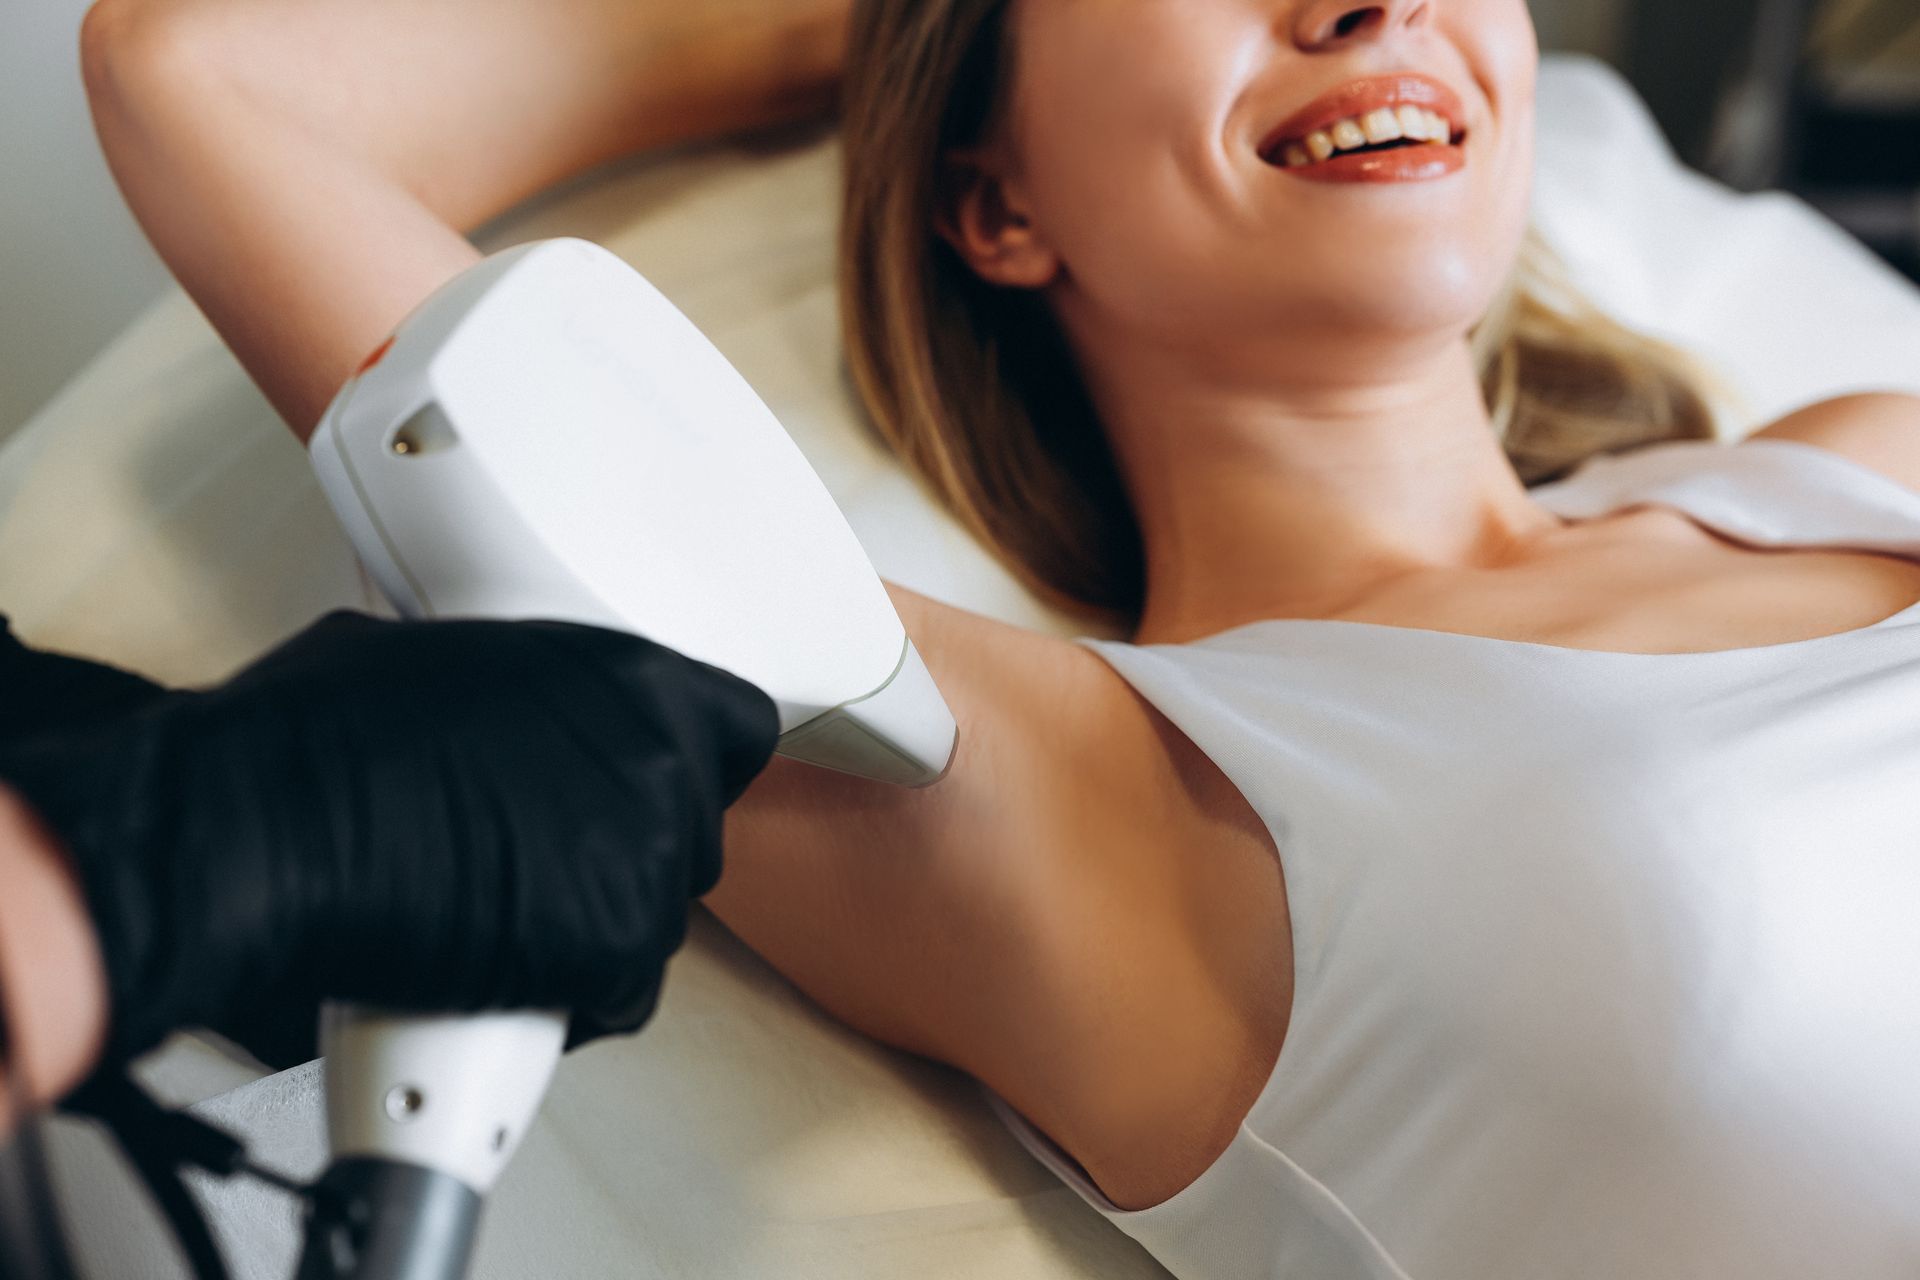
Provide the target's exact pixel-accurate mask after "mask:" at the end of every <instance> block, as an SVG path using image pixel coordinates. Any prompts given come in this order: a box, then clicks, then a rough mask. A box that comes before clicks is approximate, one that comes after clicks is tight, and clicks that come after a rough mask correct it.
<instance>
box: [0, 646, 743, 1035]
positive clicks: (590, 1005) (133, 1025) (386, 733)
mask: <svg viewBox="0 0 1920 1280" xmlns="http://www.w3.org/2000/svg"><path fill="white" fill-rule="evenodd" d="M130 705H131V707H132V709H131V710H129V711H127V712H126V713H124V714H119V715H114V716H110V717H107V718H104V719H97V720H95V721H93V722H92V723H88V724H85V725H84V726H83V727H81V728H78V729H69V730H62V729H53V728H49V729H43V730H42V731H41V732H39V733H37V734H36V735H34V736H31V737H29V738H26V739H25V740H22V741H16V742H14V743H11V744H7V745H5V746H0V778H5V779H6V780H7V781H8V782H9V783H11V784H12V785H13V786H14V787H15V788H16V789H17V790H19V791H20V792H21V793H22V794H23V795H24V796H25V797H26V799H27V801H28V802H29V803H30V804H31V805H33V806H34V808H35V809H36V810H38V812H39V813H40V815H41V816H42V817H43V818H44V820H45V821H46V823H47V825H48V826H49V827H50V829H51V830H52V831H53V832H54V833H55V834H56V835H57V836H58V837H59V838H60V839H61V841H62V843H63V844H64V846H65V848H66V849H67V851H68V852H69V854H70V855H71V857H72V859H73V861H74V864H75V870H76V872H77V877H78V879H79V881H80V884H81V887H82V890H83V892H84V894H85V896H86V899H87V903H88V907H89V910H90V912H91V914H92V916H93V919H94V922H95V925H96V927H97V929H98V932H99V936H100V945H101V950H102V953H103V955H104V958H105V961H106V969H107V974H108V981H109V986H110V1000H111V1010H110V1015H109V1032H108V1047H107V1051H106V1053H105V1055H104V1058H103V1062H104V1063H105V1064H113V1063H117V1062H121V1061H124V1060H125V1059H126V1058H128V1057H131V1056H133V1055H135V1054H138V1053H141V1052H143V1051H144V1050H146V1049H147V1048H149V1047H151V1046H152V1045H154V1044H156V1043H157V1042H158V1041H159V1040H160V1039H161V1038H162V1037H163V1036H164V1035H165V1034H166V1033H167V1032H169V1031H170V1030H172V1029H174V1028H176V1027H181V1026H206V1027H211V1028H213V1029H215V1030H218V1031H221V1032H222V1033H223V1034H226V1035H228V1036H229V1037H230V1038H233V1039H235V1040H237V1041H238V1042H239V1043H241V1044H243V1045H245V1046H247V1047H248V1048H250V1049H253V1050H254V1051H255V1052H256V1053H259V1054H260V1056H262V1057H263V1058H265V1059H266V1060H268V1061H274V1060H275V1059H276V1058H278V1059H285V1058H288V1057H297V1056H299V1055H301V1054H305V1055H306V1056H310V1050H311V1045H312V1042H313V1036H314V1032H313V1026H314V1018H315V1015H316V1012H317V1008H318V1004H319V1002H320V1001H321V1000H322V999H323V998H324V999H346V1000H354V1001H360V1002H364V1003H369V1004H378V1005H383V1006H387V1007H392V1008H399V1009H409V1010H418V1011H427V1010H442V1011H450V1012H464V1011H471V1010H475V1009H480V1008H501V1007H541V1008H558V1009H567V1010H570V1011H572V1014H573V1021H572V1026H571V1029H570V1034H569V1042H568V1043H569V1047H572V1046H574V1045H577V1044H579V1043H582V1042H584V1041H586V1040H590V1039H593V1038H595V1037H597V1036H601V1035H606V1034H610V1033H613V1032H621V1031H630V1030H634V1029H636V1028H638V1027H639V1026H640V1025H641V1024H642V1023H644V1022H645V1021H646V1020H647V1019H648V1018H649V1017H650V1016H651V1015H652V1013H653V1010H654V1008H655V1005H656V1004H657V1002H658V998H659V989H660V984H661V981H662V978H663V976H664V971H665V966H666V962H667V959H668V957H669V956H670V955H671V954H672V953H673V952H674V951H675V950H676V949H677V948H678V947H679V945H680V943H681V942H682V940H683V939H684V937H685V932H686V916H687V912H688V909H689V904H690V902H691V901H692V900H693V899H695V898H698V897H699V896H700V895H701V894H704V893H705V892H706V891H707V890H709V889H711V888H712V887H713V885H714V884H715V883H716V882H717V881H718V880H719V878H720V870H721V848H720V830H721V814H722V811H723V810H724V809H725V808H726V807H727V806H728V805H729V804H731V803H732V802H733V801H734V800H735V799H736V798H737V797H738V796H739V795H740V793H741V792H742V791H744V790H745V789H746V786H747V784H748V782H749V781H751V780H752V778H753V777H754V776H755V775H756V774H757V773H758V772H759V771H760V770H761V769H762V768H763V767H764V766H765V765H766V762H767V760H768V757H769V756H770V754H771V753H772V750H773V746H774V741H775V738H776V737H777V734H778V717H777V714H776V711H775V708H774V705H773V702H772V700H771V699H770V698H768V697H767V695H766V694H765V693H764V692H762V691H761V690H760V689H758V688H756V687H755V686H753V685H752V684H749V683H748V682H746V681H744V680H742V679H740V678H738V677H736V676H734V675H731V674H730V673H728V672H725V671H722V670H720V669H719V668H717V667H712V666H709V665H707V664H705V663H702V662H698V661H695V660H694V659H691V658H688V657H686V656H685V655H683V654H680V653H677V652H675V651H674V650H671V649H668V648H665V647H663V646H660V645H657V644H654V643H652V642H650V641H647V640H644V639H640V638H637V637H634V636H629V635H623V634H620V633H617V632H613V631H606V630H602V629H599V628H594V627H586V626H580V625H575V624H571V623H561V622H490V621H477V620H476V621H439V622H388V621H383V620H379V619H375V618H371V617H368V616H366V615H361V614H353V613H346V612H339V613H333V614H329V615H328V616H326V617H325V618H322V619H321V620H320V621H319V622H317V623H315V624H314V625H313V626H311V627H309V628H308V629H307V630H306V631H304V632H302V633H301V634H300V635H298V636H296V637H295V638H294V639H292V640H291V641H289V642H287V643H286V644H284V645H282V646H281V647H280V648H278V649H276V650H274V651H273V652H272V653H270V654H268V655H267V656H265V657H264V658H262V659H260V660H259V661H257V662H255V663H254V664H253V665H252V666H250V667H248V668H247V669H246V670H244V671H242V672H241V673H240V674H239V675H237V676H235V677H234V678H233V679H231V680H229V681H228V682H227V683H225V684H223V685H221V686H219V687H217V688H213V689H210V690H206V691H171V692H167V691H161V692H156V693H154V694H153V695H151V696H147V697H143V698H141V699H138V700H135V701H133V702H132V703H131V704H130Z"/></svg>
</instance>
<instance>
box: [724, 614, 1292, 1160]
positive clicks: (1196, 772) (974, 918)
mask: <svg viewBox="0 0 1920 1280" xmlns="http://www.w3.org/2000/svg"><path fill="white" fill-rule="evenodd" d="M893 592H894V600H895V604H896V606H897V607H898V608H899V610H900V614H901V617H902V620H903V621H904V622H905V623H906V625H907V631H908V634H909V635H911V636H912V637H913V641H914V644H915V646H916V647H917V648H918V649H919V650H920V652H921V654H922V655H923V657H924V658H925V659H926V662H927V667H928V670H929V671H930V672H931V673H932V674H933V677H934V680H935V681H936V683H938V684H939V686H940V688H941V691H942V693H943V694H944V695H945V696H946V699H947V702H948V704H949V706H950V707H951V708H952V710H953V712H954V715H955V718H956V720H957V721H958V722H959V726H960V737H959V745H958V754H957V755H956V757H955V759H954V762H953V765H952V767H951V768H950V769H949V771H948V773H947V775H946V777H945V778H943V779H942V780H941V781H939V782H937V783H934V784H932V785H930V786H927V787H923V788H919V789H907V788H903V787H897V786H892V785H888V784H884V783H877V782H867V781H864V780H861V779H858V778H852V777H848V776H846V775H842V774H834V773H830V772H827V771H825V770H822V769H816V768H813V767H811V766H808V765H805V764H801V763H798V762H795V761H790V760H785V759H780V758H776V759H775V761H774V763H773V764H772V766H771V767H769V768H768V769H767V770H766V771H765V772H764V773H763V774H762V775H761V776H760V778H758V779H756V780H755V782H754V783H753V784H752V785H751V786H750V787H749V788H748V789H747V791H746V792H745V794H744V795H743V796H742V797H741V799H740V800H739V801H738V802H736V803H735V805H734V806H733V808H732V809H731V810H729V812H728V815H727V827H726V846H725V853H726V858H725V868H724V870H723V872H722V875H721V879H720V882H719V884H718V885H717V886H716V887H715V888H714V889H713V890H712V891H711V892H709V893H708V894H707V896H706V897H705V899H704V901H705V903H706V904H707V906H708V907H709V908H710V909H711V910H712V911H713V912H714V914H715V915H716V916H718V917H719V918H720V920H721V921H722V922H723V923H724V924H726V925H727V926H728V928H729V929H731V930H732V931H733V932H734V933H735V934H736V935H738V936H739V937H740V938H741V939H742V940H743V941H744V942H746V944H747V945H748V946H750V947H752V948H753V949H754V950H755V951H757V952H759V953H760V954H761V955H762V956H763V957H765V958H766V959H767V960H768V961H769V962H770V963H771V964H772V965H773V966H774V967H775V968H776V969H778V970H779V971H780V972H781V973H783V974H784V975H785V976H786V977H787V978H789V979H790V980H791V981H793V982H794V983H795V985H796V986H798V987H799V988H800V989H801V990H802V991H803V992H805V993H806V994H807V995H808V996H809V997H811V998H812V999H813V1000H814V1001H815V1002H817V1003H818V1004H819V1005H820V1006H821V1007H822V1008H824V1009H825V1010H826V1011H827V1012H829V1013H831V1014H833V1015H834V1016H835V1017H838V1018H840V1019H842V1020H843V1021H846V1022H848V1023H850V1024H852V1025H853V1026H854V1027H856V1028H858V1029H859V1030H861V1031H863V1032H865V1033H866V1034H868V1035H871V1036H873V1037H875V1038H876V1039H878V1040H880V1041H882V1042H883V1043H886V1044H889V1045H892V1046H894V1047H896V1048H900V1049H904V1050H907V1051H909V1052H913V1053H918V1054H922V1055H924V1056H927V1057H930V1058H934V1059H936V1060H938V1061H941V1062H945V1063H948V1064H951V1065H953V1066H956V1067H959V1068H961V1069H962V1070H964V1071H966V1072H968V1073H969V1074H971V1075H974V1076H976V1077H977V1078H979V1079H980V1080H982V1081H984V1082H985V1083H986V1084H988V1085H989V1086H990V1087H992V1088H993V1089H994V1090H995V1091H996V1092H997V1093H999V1094H1000V1096H1001V1097H1003V1098H1005V1099H1006V1100H1007V1101H1008V1102H1009V1103H1011V1104H1012V1105H1013V1106H1014V1107H1015V1108H1016V1109H1017V1110H1019V1111H1020V1112H1021V1113H1022V1114H1023V1115H1025V1116H1026V1117H1027V1118H1028V1119H1030V1120H1032V1121H1033V1122H1034V1123H1036V1124H1038V1125H1040V1126H1041V1127H1042V1129H1043V1130H1044V1131H1045V1132H1047V1133H1048V1134H1050V1135H1051V1136H1053V1137H1054V1138H1055V1139H1056V1140H1057V1141H1059V1142H1061V1143H1062V1144H1063V1146H1065V1148H1066V1149H1067V1150H1069V1151H1070V1152H1072V1153H1073V1154H1075V1155H1076V1156H1077V1157H1080V1158H1082V1159H1083V1160H1086V1161H1088V1162H1090V1163H1089V1167H1090V1168H1091V1167H1095V1166H1096V1165H1098V1166H1100V1167H1101V1168H1102V1169H1106V1168H1112V1167H1116V1166H1117V1167H1122V1168H1125V1167H1129V1165H1128V1161H1129V1160H1130V1159H1131V1158H1132V1157H1131V1154H1130V1153H1132V1152H1135V1151H1138V1150H1141V1149H1150V1150H1153V1151H1156V1152H1161V1153H1164V1151H1165V1150H1166V1147H1165V1146H1164V1145H1163V1144H1164V1141H1165V1139H1166V1135H1167V1134H1168V1133H1169V1132H1170V1131H1171V1132H1173V1133H1175V1134H1177V1135H1183V1136H1184V1135H1185V1134H1186V1133H1187V1132H1188V1130H1190V1129H1191V1128H1192V1127H1193V1125H1194V1124H1195V1120H1194V1116H1195V1115H1199V1116H1201V1117H1203V1119H1204V1118H1205V1117H1207V1116H1208V1114H1209V1113H1208V1110H1207V1109H1208V1107H1209V1106H1211V1105H1213V1104H1212V1103H1211V1102H1209V1101H1208V1099H1211V1098H1215V1097H1218V1096H1221V1095H1222V1093H1223V1090H1222V1086H1221V1082H1220V1076H1221V1073H1222V1071H1226V1072H1228V1073H1229V1074H1231V1073H1233V1072H1234V1071H1235V1070H1236V1063H1237V1062H1238V1061H1239V1057H1238V1056H1236V1055H1240V1049H1241V1045H1242V1041H1243V1040H1244V1039H1245V1036H1246V1032H1245V1028H1244V1027H1243V1025H1242V1024H1243V1022H1244V1016H1243V1006H1244V1003H1245V1002H1244V1001H1243V1000H1241V999H1240V998H1238V994H1237V992H1236V991H1235V990H1233V989H1232V983H1231V982H1230V981H1223V980H1222V978H1221V975H1220V974H1219V973H1218V972H1217V971H1216V970H1217V965H1216V963H1215V962H1214V961H1213V960H1211V959H1210V955H1211V953H1213V952H1214V951H1217V947H1216V946H1215V945H1214V944H1213V943H1212V941H1211V940H1210V938H1209V937H1208V933H1209V931H1210V930H1212V929H1213V928H1214V927H1215V925H1216V924H1217V919H1216V918H1215V917H1214V916H1213V915H1211V914H1210V913H1209V912H1208V911H1207V910H1205V909H1202V908H1203V905H1204V904H1203V903H1202V901H1201V898H1200V897H1199V896H1198V895H1200V894H1201V893H1202V891H1203V889H1204V888H1205V887H1206V886H1207V885H1209V884H1211V885H1213V886H1214V888H1215V889H1216V890H1217V888H1218V886H1219V885H1220V883H1221V881H1220V879H1219V877H1220V874H1221V871H1222V869H1223V868H1224V867H1225V866H1227V865H1228V864H1233V863H1235V862H1236V859H1234V858H1233V857H1232V856H1230V855H1232V854H1234V853H1238V852H1245V850H1243V849H1241V848H1239V847H1238V846H1237V845H1235V846H1232V847H1229V845H1230V842H1232V841H1235V840H1239V839H1240V838H1239V837H1238V836H1235V835H1234V834H1233V833H1231V832H1230V831H1228V830H1227V824H1226V823H1225V822H1224V820H1223V819H1222V818H1221V816H1220V812H1221V810H1223V809H1225V808H1227V807H1228V806H1227V805H1226V803H1225V800H1224V799H1223V797H1222V796H1221V795H1220V794H1219V793H1218V788H1217V786H1215V785H1214V784H1213V783H1211V782H1209V781H1207V780H1206V775H1207V774H1208V771H1207V770H1203V769H1196V768H1195V767H1194V763H1195V762H1194V761H1192V760H1188V759H1185V758H1183V756H1182V753H1181V745H1182V743H1184V740H1183V739H1179V738H1178V734H1177V732H1174V733H1171V734H1170V732H1169V730H1168V727H1167V726H1166V725H1165V724H1164V723H1163V722H1160V721H1159V720H1158V719H1157V717H1156V716H1155V715H1154V713H1153V712H1152V711H1151V710H1150V709H1149V708H1147V707H1146V706H1145V705H1144V704H1143V703H1142V702H1141V701H1140V699H1139V698H1138V697H1137V696H1135V695H1134V694H1133V693H1132V692H1131V690H1130V689H1129V688H1128V687H1127V686H1126V685H1125V683H1124V682H1123V681H1121V680H1120V679H1119V677H1118V676H1117V675H1116V674H1115V673H1114V672H1113V670H1112V669H1111V668H1110V667H1108V666H1107V665H1106V664H1105V663H1104V662H1103V661H1102V660H1101V659H1100V658H1099V657H1098V656H1097V655H1096V654H1094V653H1093V652H1092V651H1091V650H1089V649H1087V648H1085V647H1084V646H1081V645H1076V644H1073V643H1071V642H1069V641H1066V640H1062V639H1059V638H1056V637H1052V636H1046V635H1041V634H1037V633H1034V632H1030V631H1026V630H1024V629H1021V628H1018V627H1013V626H1008V625H1006V624H1004V623H1000V622H997V621H994V620H992V619H989V618H984V617H980V616H978V615H975V614H971V613H968V612H966V611H964V610H961V609H955V608H952V607H950V606H946V605H943V604H940V603H939V602H937V601H934V600H930V599H927V598H926V597H923V596H919V595H917V594H915V593H913V592H911V591H907V590H905V589H903V588H894V589H893ZM1240 843H1241V844H1245V843H1246V842H1245V841H1244V840H1241V841H1240ZM1254 852H1256V853H1261V857H1260V858H1259V862H1260V863H1262V864H1265V865H1271V862H1272V860H1271V858H1270V857H1269V856H1266V855H1265V854H1264V853H1263V852H1262V851H1258V850H1255V851H1254ZM1203 855H1204V856H1203ZM1238 865H1253V864H1252V863H1249V862H1247V860H1245V859H1240V860H1238ZM1274 878H1275V879H1276V880H1277V877H1274ZM1263 905H1266V904H1265V901H1264V900H1263ZM1196 931H1197V932H1196ZM1195 1098H1199V1099H1201V1100H1202V1101H1201V1102H1200V1103H1199V1104H1198V1105H1192V1100H1193V1099H1195ZM1237 1101H1239V1098H1238V1095H1233V1096H1230V1097H1227V1102H1237ZM1170 1112H1179V1113H1180V1114H1177V1115H1174V1114H1170ZM1229 1118H1230V1119H1231V1120H1232V1121H1234V1122H1237V1120H1238V1118H1239V1113H1238V1112H1235V1113H1234V1114H1233V1115H1232V1116H1231V1117H1229ZM1207 1132H1208V1138H1209V1140H1211V1138H1212V1137H1214V1136H1216V1135H1215V1134H1214V1132H1213V1129H1211V1128H1209V1129H1208V1131H1207ZM1103 1160H1105V1161H1106V1163H1105V1164H1102V1161H1103Z"/></svg>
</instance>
